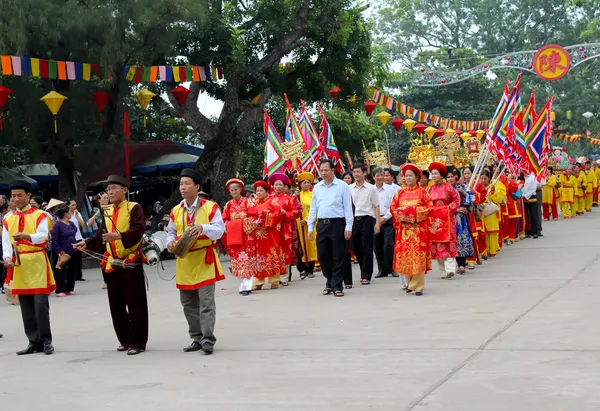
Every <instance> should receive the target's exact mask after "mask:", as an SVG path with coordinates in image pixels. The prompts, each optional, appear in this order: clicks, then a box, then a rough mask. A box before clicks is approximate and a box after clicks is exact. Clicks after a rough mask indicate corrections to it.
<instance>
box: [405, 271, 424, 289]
mask: <svg viewBox="0 0 600 411" xmlns="http://www.w3.org/2000/svg"><path fill="white" fill-rule="evenodd" d="M405 277H406V284H407V287H408V289H409V290H412V291H423V289H424V288H425V274H413V275H405Z"/></svg>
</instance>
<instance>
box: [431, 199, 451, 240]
mask: <svg viewBox="0 0 600 411" xmlns="http://www.w3.org/2000/svg"><path fill="white" fill-rule="evenodd" d="M450 224H451V220H450V209H449V208H448V206H439V207H433V210H432V211H431V213H430V214H429V239H430V240H431V242H432V243H447V242H448V241H450V238H451V236H450V227H451V226H450Z"/></svg>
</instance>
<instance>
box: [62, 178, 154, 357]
mask: <svg viewBox="0 0 600 411" xmlns="http://www.w3.org/2000/svg"><path fill="white" fill-rule="evenodd" d="M128 191H129V180H127V179H126V178H123V177H121V176H117V175H112V176H109V177H108V180H107V187H106V192H107V193H108V197H109V199H110V202H111V203H112V207H110V209H109V210H104V212H103V216H104V222H103V224H102V230H98V232H97V233H96V234H95V235H94V236H93V237H92V238H89V239H87V240H85V241H81V242H79V243H77V244H75V245H74V247H75V248H76V249H79V250H86V249H88V250H90V251H92V252H95V251H97V252H100V250H102V249H103V248H105V249H106V252H105V253H104V256H103V257H102V272H103V274H104V278H105V280H106V284H107V290H108V304H109V306H110V315H111V316H112V321H113V326H114V329H115V333H116V334H117V338H118V340H119V343H120V344H121V345H120V346H119V347H118V348H117V351H127V354H128V355H137V354H139V353H141V352H143V351H145V350H146V343H147V342H148V299H147V295H146V277H145V275H144V269H143V265H142V262H143V261H142V260H143V254H142V247H141V242H142V237H143V236H144V230H145V227H146V220H145V218H144V211H143V210H142V207H141V206H140V205H139V204H137V203H134V202H131V201H127V198H126V196H127V192H128ZM87 253H88V254H89V252H87ZM92 255H93V254H92Z"/></svg>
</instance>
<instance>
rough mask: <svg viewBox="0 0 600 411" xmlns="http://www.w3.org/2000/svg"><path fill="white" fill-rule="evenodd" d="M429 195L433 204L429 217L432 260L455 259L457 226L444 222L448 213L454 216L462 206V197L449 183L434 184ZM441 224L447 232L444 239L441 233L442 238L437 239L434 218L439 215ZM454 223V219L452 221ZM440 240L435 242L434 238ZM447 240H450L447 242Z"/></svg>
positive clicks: (429, 188)
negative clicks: (442, 209) (443, 209)
mask: <svg viewBox="0 0 600 411" xmlns="http://www.w3.org/2000/svg"><path fill="white" fill-rule="evenodd" d="M427 193H428V194H429V197H430V198H431V201H432V202H433V210H434V211H432V212H431V214H430V215H429V235H430V236H432V235H433V237H431V238H430V240H431V258H433V259H434V260H437V259H440V258H454V257H456V254H457V252H458V250H457V247H456V224H446V223H445V222H444V220H443V218H444V217H443V215H445V214H446V213H447V215H448V216H452V217H453V216H454V214H455V213H456V210H457V209H458V207H459V206H460V196H459V195H458V193H457V192H456V190H455V189H454V187H453V186H451V185H450V184H448V183H440V184H433V185H431V186H430V187H427ZM441 208H445V209H446V210H447V211H445V212H442V211H441V210H440V211H435V210H436V209H441ZM438 213H439V218H440V220H439V221H440V222H441V223H442V224H443V226H444V227H443V230H445V231H446V233H445V234H449V235H444V236H443V237H442V236H441V235H442V234H441V233H440V236H439V237H437V234H436V233H435V231H436V230H435V225H436V218H435V217H434V216H436V215H438ZM450 220H451V221H453V220H452V219H450ZM436 237H437V238H439V240H434V239H433V238H436ZM446 239H448V240H447V241H446Z"/></svg>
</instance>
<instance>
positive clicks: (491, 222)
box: [483, 181, 506, 232]
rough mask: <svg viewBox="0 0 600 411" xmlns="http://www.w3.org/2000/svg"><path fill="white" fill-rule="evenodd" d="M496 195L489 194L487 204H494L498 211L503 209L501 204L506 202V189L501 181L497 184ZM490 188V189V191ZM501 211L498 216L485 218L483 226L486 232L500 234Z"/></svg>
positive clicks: (493, 215)
mask: <svg viewBox="0 0 600 411" xmlns="http://www.w3.org/2000/svg"><path fill="white" fill-rule="evenodd" d="M494 187H495V191H494V194H489V195H488V196H487V200H488V201H487V202H490V201H491V202H492V203H494V204H496V205H497V206H498V209H501V204H502V202H503V201H504V200H506V187H505V186H504V184H502V183H501V182H500V181H498V182H496V185H495V186H494ZM489 189H490V188H488V190H489ZM487 202H486V204H487ZM500 213H501V211H499V212H498V213H496V214H492V215H489V216H487V217H484V218H483V224H484V226H485V231H486V232H494V231H495V232H498V231H500V224H499V220H498V218H499V216H500Z"/></svg>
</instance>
